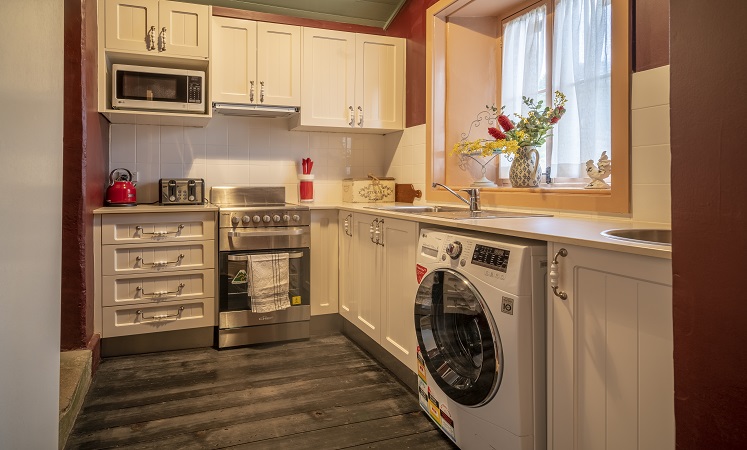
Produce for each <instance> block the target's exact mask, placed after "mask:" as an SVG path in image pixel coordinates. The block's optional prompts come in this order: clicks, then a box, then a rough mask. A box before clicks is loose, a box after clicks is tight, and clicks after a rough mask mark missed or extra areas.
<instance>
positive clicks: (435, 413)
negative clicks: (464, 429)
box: [428, 388, 441, 425]
mask: <svg viewBox="0 0 747 450" xmlns="http://www.w3.org/2000/svg"><path fill="white" fill-rule="evenodd" d="M428 412H429V413H430V414H431V417H432V418H433V420H434V421H435V422H436V423H437V424H439V425H441V409H440V408H439V407H438V400H436V398H435V397H434V396H433V393H432V392H431V388H428Z"/></svg>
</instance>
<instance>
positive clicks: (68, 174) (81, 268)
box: [60, 0, 109, 360]
mask: <svg viewBox="0 0 747 450" xmlns="http://www.w3.org/2000/svg"><path fill="white" fill-rule="evenodd" d="M64 23H65V36H64V39H65V95H64V101H65V104H64V131H63V134H64V136H63V173H61V174H60V176H61V177H62V180H63V192H62V197H63V208H62V215H63V217H62V261H61V267H62V299H61V305H62V311H61V313H62V317H61V320H62V324H61V325H62V327H61V336H60V346H61V349H63V350H70V349H77V348H84V347H86V346H94V347H95V343H96V342H98V340H97V339H96V338H93V336H92V334H93V214H92V211H93V210H94V209H96V208H98V207H100V206H101V205H103V191H104V186H105V180H106V176H107V174H106V168H107V167H108V161H107V159H108V153H109V152H108V136H109V125H108V122H107V121H106V119H104V118H103V117H102V116H100V115H99V113H98V112H97V104H96V98H97V97H96V96H97V90H96V80H97V74H96V70H97V69H96V36H97V31H96V1H95V0H65V19H64ZM92 338H93V339H92ZM94 350H96V349H95V348H94ZM94 360H97V358H95V359H94Z"/></svg>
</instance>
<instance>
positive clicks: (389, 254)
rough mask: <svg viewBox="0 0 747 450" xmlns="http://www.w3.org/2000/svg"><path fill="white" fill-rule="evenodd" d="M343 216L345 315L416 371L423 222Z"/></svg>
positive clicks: (342, 310)
mask: <svg viewBox="0 0 747 450" xmlns="http://www.w3.org/2000/svg"><path fill="white" fill-rule="evenodd" d="M340 217H341V221H342V225H341V230H342V231H341V233H343V234H341V236H340V251H341V258H340V259H341V266H340V270H341V271H347V273H346V274H345V275H344V276H345V280H342V282H341V289H340V292H341V298H340V310H341V311H340V312H341V314H342V315H343V317H345V318H346V319H347V320H348V321H349V322H351V323H352V324H353V325H355V326H356V327H357V328H359V329H360V330H361V331H363V332H364V333H366V334H367V335H368V336H369V337H370V338H371V339H373V340H374V341H376V342H377V343H379V345H381V346H382V347H383V348H384V349H385V350H387V351H388V352H389V353H391V354H392V355H394V356H395V357H396V358H397V359H399V360H400V361H401V362H402V363H403V364H405V365H406V366H407V367H409V368H410V369H411V370H412V371H413V372H414V371H415V369H416V364H417V362H416V356H415V349H416V348H417V341H416V337H415V325H414V316H413V311H414V307H415V294H416V292H417V288H418V286H417V278H416V273H415V252H416V249H417V241H418V223H417V222H410V221H406V220H398V219H390V218H384V217H379V216H376V215H372V214H361V213H357V212H356V213H347V214H345V212H344V211H343V212H342V213H341V214H340ZM346 221H347V222H346Z"/></svg>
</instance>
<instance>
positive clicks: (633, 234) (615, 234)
mask: <svg viewBox="0 0 747 450" xmlns="http://www.w3.org/2000/svg"><path fill="white" fill-rule="evenodd" d="M602 236H605V237H608V238H611V239H620V240H624V241H629V242H638V243H641V244H659V245H672V230H659V229H650V228H615V229H611V230H605V231H602Z"/></svg>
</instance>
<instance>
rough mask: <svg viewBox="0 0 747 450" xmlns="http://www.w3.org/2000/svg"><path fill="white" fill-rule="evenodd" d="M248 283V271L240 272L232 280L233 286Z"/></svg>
mask: <svg viewBox="0 0 747 450" xmlns="http://www.w3.org/2000/svg"><path fill="white" fill-rule="evenodd" d="M247 281H248V277H247V276H246V270H239V272H238V273H237V274H236V276H235V277H233V280H231V284H244V283H246V282H247Z"/></svg>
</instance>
